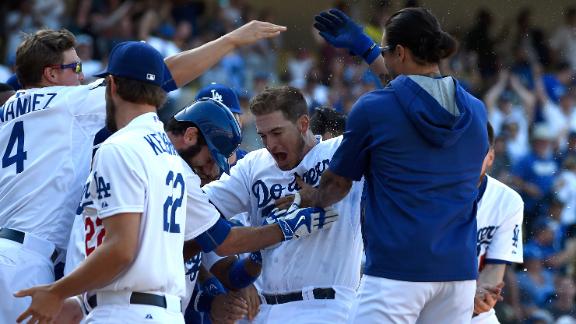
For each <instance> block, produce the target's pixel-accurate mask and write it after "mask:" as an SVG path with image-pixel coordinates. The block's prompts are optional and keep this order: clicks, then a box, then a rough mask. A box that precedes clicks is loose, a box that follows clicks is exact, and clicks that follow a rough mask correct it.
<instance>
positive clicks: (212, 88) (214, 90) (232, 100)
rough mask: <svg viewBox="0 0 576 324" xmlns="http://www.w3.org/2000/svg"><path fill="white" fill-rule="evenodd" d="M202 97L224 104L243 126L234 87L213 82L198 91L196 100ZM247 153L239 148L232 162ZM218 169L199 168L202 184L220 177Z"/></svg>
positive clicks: (232, 163)
mask: <svg viewBox="0 0 576 324" xmlns="http://www.w3.org/2000/svg"><path fill="white" fill-rule="evenodd" d="M202 98H210V99H212V100H215V101H218V102H220V103H222V104H224V105H225V106H226V107H228V108H229V109H230V111H231V112H232V115H234V118H236V121H238V124H239V125H240V128H242V119H241V117H240V115H242V108H241V107H240V100H239V99H238V95H237V94H236V92H235V91H234V90H233V89H232V88H229V87H227V86H225V85H223V84H218V83H215V82H212V83H210V84H209V85H207V86H205V87H204V88H202V89H200V91H198V93H197V94H196V100H198V99H202ZM246 153H247V152H246V151H244V150H243V149H241V148H238V149H237V150H236V151H234V153H232V156H230V158H229V162H230V164H231V165H234V164H236V162H237V161H238V160H240V159H241V158H243V157H244V156H245V155H246ZM217 171H218V170H216V169H212V172H208V173H207V172H202V171H201V170H197V174H198V175H199V176H200V179H202V185H204V184H206V183H208V182H210V181H213V180H216V179H218V177H219V176H220V173H219V172H217Z"/></svg>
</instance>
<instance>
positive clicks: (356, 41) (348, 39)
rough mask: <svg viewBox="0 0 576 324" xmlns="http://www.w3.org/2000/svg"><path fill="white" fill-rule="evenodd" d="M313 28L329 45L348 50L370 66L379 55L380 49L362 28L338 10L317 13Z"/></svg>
mask: <svg viewBox="0 0 576 324" xmlns="http://www.w3.org/2000/svg"><path fill="white" fill-rule="evenodd" d="M314 28H316V29H317V30H318V31H319V32H320V36H322V38H324V39H325V40H326V41H327V42H328V43H329V44H331V45H332V46H334V47H337V48H345V49H347V50H349V51H350V52H351V53H352V54H354V55H357V56H360V57H362V58H363V59H364V60H365V61H366V62H367V63H368V64H372V62H373V61H374V60H375V59H376V58H377V57H378V55H380V53H381V49H380V47H379V46H377V44H376V43H375V42H374V41H373V40H372V39H371V38H370V37H369V36H368V35H366V34H365V33H364V30H363V28H362V26H360V25H358V24H357V23H355V22H354V21H353V20H352V19H350V17H348V16H347V15H346V14H345V13H343V12H342V11H340V10H338V9H330V10H328V11H323V12H321V13H319V14H318V15H317V16H316V17H314Z"/></svg>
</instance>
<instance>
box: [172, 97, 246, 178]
mask: <svg viewBox="0 0 576 324" xmlns="http://www.w3.org/2000/svg"><path fill="white" fill-rule="evenodd" d="M174 118H175V119H176V120H177V121H187V122H191V123H194V124H195V125H196V126H197V127H198V129H199V130H200V133H202V135H203V136H204V139H205V140H206V144H207V145H208V149H209V150H210V153H211V154H212V157H213V158H214V161H216V164H218V166H219V167H220V170H221V171H224V172H226V173H229V172H230V165H229V164H228V158H229V157H230V155H232V153H234V151H235V150H236V149H237V148H238V146H239V145H240V142H242V135H241V134H240V125H238V122H237V121H236V119H235V118H234V116H233V115H232V113H231V112H230V110H229V109H228V108H227V107H226V106H224V105H223V104H221V103H220V102H218V101H216V100H212V99H208V98H203V99H200V100H197V101H195V102H193V103H192V104H191V105H190V106H188V107H186V108H184V109H182V110H181V111H180V112H178V113H177V114H176V115H174Z"/></svg>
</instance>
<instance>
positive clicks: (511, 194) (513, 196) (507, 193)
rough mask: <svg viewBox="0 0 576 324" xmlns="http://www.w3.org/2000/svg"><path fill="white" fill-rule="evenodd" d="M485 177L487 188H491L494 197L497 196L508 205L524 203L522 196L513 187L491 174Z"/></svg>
mask: <svg viewBox="0 0 576 324" xmlns="http://www.w3.org/2000/svg"><path fill="white" fill-rule="evenodd" d="M487 178H488V183H487V188H488V189H487V190H491V191H492V192H493V196H494V197H498V198H499V199H501V200H502V201H505V202H506V203H507V204H509V205H516V204H524V202H523V200H522V197H521V196H520V194H519V193H517V192H516V191H515V190H514V189H512V188H510V187H509V186H507V185H506V184H504V183H502V182H501V181H499V180H498V179H495V178H492V177H491V176H488V175H487Z"/></svg>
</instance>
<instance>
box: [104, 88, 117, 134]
mask: <svg viewBox="0 0 576 324" xmlns="http://www.w3.org/2000/svg"><path fill="white" fill-rule="evenodd" d="M106 128H107V129H108V131H110V133H115V132H116V131H117V130H118V124H117V123H116V105H115V104H114V101H113V100H112V94H111V92H110V85H109V84H108V85H107V86H106Z"/></svg>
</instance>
